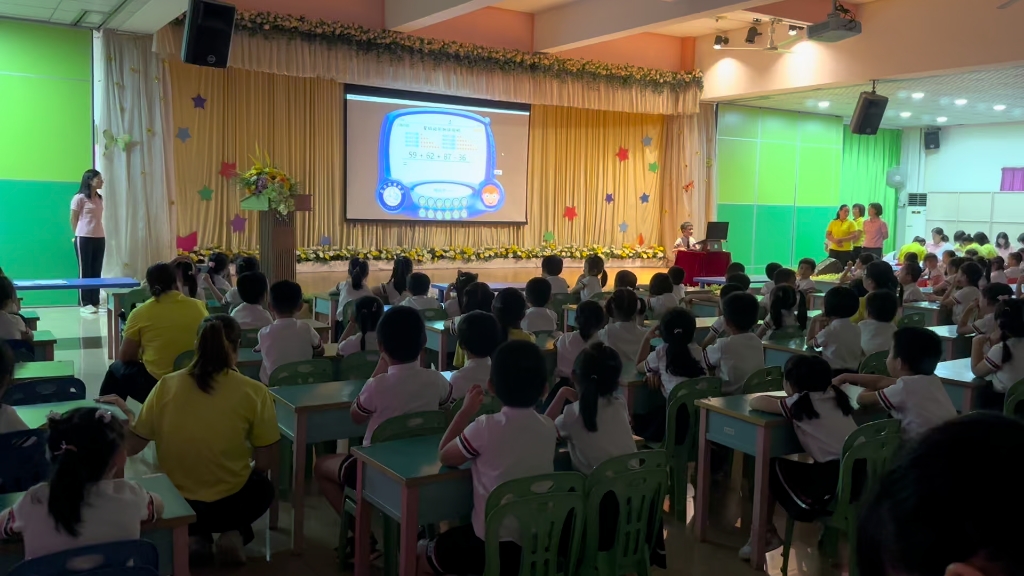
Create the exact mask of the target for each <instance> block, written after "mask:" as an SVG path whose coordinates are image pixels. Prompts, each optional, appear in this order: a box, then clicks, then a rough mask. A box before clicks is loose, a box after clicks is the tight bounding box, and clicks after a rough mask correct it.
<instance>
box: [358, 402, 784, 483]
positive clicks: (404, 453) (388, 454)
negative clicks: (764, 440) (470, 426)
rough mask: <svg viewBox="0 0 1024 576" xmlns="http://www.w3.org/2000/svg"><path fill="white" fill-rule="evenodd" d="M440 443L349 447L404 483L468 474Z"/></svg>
mask: <svg viewBox="0 0 1024 576" xmlns="http://www.w3.org/2000/svg"><path fill="white" fill-rule="evenodd" d="M780 418H781V416H780ZM440 442H441V437H440V436H421V437H419V438H409V439H406V440H395V441H394V442H384V443H381V444H374V445H372V446H359V447H356V448H352V454H354V455H355V457H356V458H359V459H360V460H362V461H363V462H365V463H366V465H367V466H373V467H374V468H377V469H378V470H380V471H382V472H384V473H385V474H387V475H388V476H390V477H392V478H394V479H395V480H397V481H399V482H401V483H403V484H407V485H412V484H426V483H430V482H438V481H442V480H448V479H452V478H459V477H465V476H469V475H470V470H469V467H470V464H469V463H468V462H467V463H466V464H464V465H463V466H462V467H461V468H449V467H447V466H442V465H441V462H440V460H439V457H438V449H437V447H438V444H439V443H440Z"/></svg>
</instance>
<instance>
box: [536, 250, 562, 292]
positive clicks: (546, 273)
mask: <svg viewBox="0 0 1024 576" xmlns="http://www.w3.org/2000/svg"><path fill="white" fill-rule="evenodd" d="M540 271H541V277H542V278H544V279H545V280H547V281H548V282H550V283H551V293H552V294H568V293H569V283H568V282H566V281H565V278H562V258H561V257H559V256H555V255H554V254H551V255H548V256H545V257H544V259H543V260H541V261H540Z"/></svg>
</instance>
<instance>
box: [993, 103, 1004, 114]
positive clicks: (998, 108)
mask: <svg viewBox="0 0 1024 576" xmlns="http://www.w3.org/2000/svg"><path fill="white" fill-rule="evenodd" d="M992 109H993V110H995V111H996V112H1002V111H1003V110H1006V104H996V105H995V106H993V107H992Z"/></svg>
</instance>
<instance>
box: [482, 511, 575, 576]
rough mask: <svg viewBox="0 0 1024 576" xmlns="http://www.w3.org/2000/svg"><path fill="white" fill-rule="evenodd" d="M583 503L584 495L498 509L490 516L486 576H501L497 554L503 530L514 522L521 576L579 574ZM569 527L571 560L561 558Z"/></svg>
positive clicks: (487, 533) (485, 540)
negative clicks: (565, 529)
mask: <svg viewBox="0 0 1024 576" xmlns="http://www.w3.org/2000/svg"><path fill="white" fill-rule="evenodd" d="M583 510H584V501H583V494H581V493H572V492H570V493H555V494H545V495H543V496H530V497H527V498H520V499H516V500H513V501H511V502H509V503H507V504H502V505H501V506H498V507H496V508H495V509H494V510H492V511H491V512H490V514H488V515H487V524H486V537H485V538H484V545H485V547H486V556H485V559H486V560H485V562H486V564H485V565H486V568H485V570H484V576H500V574H501V559H500V555H499V553H498V550H499V546H500V543H501V537H502V533H501V532H502V528H503V526H504V524H505V523H506V521H509V520H513V519H514V520H515V522H516V523H517V525H518V528H519V541H520V542H521V543H522V547H523V551H522V556H521V564H520V569H519V574H520V576H571V575H573V574H575V573H576V563H577V560H578V557H579V550H580V534H581V532H582V531H583ZM564 526H569V527H570V530H571V533H570V538H569V549H568V551H567V553H568V556H567V557H563V558H559V556H560V553H561V550H560V549H559V548H560V546H559V541H560V538H561V534H562V528H563V527H564Z"/></svg>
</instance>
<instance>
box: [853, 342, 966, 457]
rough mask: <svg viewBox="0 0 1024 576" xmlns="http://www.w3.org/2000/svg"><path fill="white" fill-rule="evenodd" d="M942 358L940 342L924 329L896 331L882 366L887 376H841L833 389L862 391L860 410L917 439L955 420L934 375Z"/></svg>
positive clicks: (946, 395) (858, 400)
mask: <svg viewBox="0 0 1024 576" xmlns="http://www.w3.org/2000/svg"><path fill="white" fill-rule="evenodd" d="M940 358H942V340H940V339H939V336H938V334H936V333H935V332H932V331H931V330H929V329H927V328H918V327H907V328H900V329H899V330H897V331H896V333H895V334H893V337H892V349H891V350H890V351H889V358H888V360H886V361H885V366H886V368H887V369H888V370H889V374H890V375H891V377H890V376H876V375H874V374H841V375H839V376H838V377H836V379H835V380H834V381H833V382H834V383H835V384H836V385H842V384H853V385H854V386H860V387H861V388H864V391H863V392H861V393H860V394H859V395H858V396H857V404H859V405H860V406H876V405H878V404H881V405H882V407H883V408H885V409H886V410H888V411H889V413H890V414H892V417H893V418H896V419H897V420H899V421H900V423H901V425H902V430H903V437H904V438H917V437H919V436H921V435H922V434H924V433H925V432H926V431H928V430H929V429H930V428H933V427H935V426H938V425H939V424H942V423H943V422H945V421H946V420H950V419H953V418H956V408H954V407H953V402H952V401H951V400H950V399H949V394H947V393H946V389H945V388H944V387H943V386H942V380H939V377H938V376H936V375H935V367H936V366H938V365H939V359H940Z"/></svg>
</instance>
